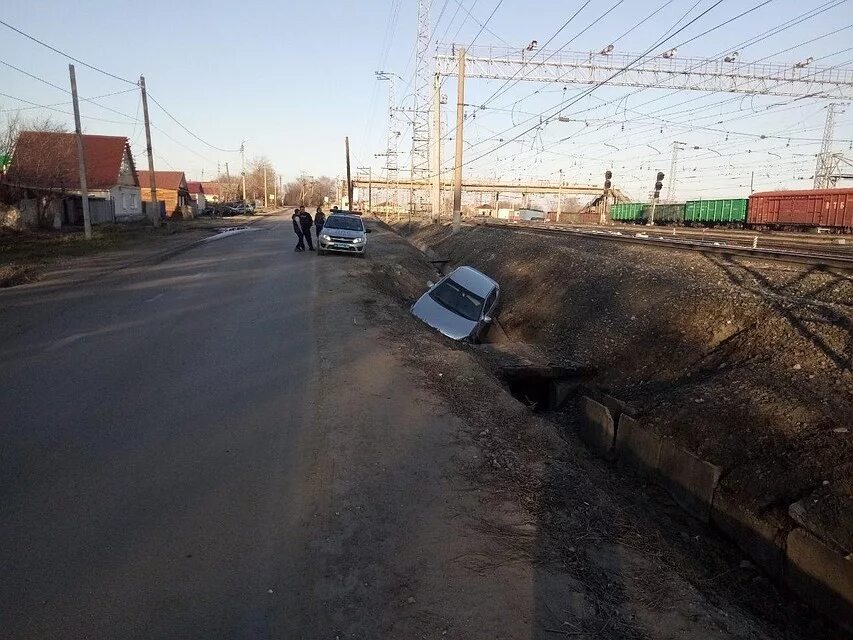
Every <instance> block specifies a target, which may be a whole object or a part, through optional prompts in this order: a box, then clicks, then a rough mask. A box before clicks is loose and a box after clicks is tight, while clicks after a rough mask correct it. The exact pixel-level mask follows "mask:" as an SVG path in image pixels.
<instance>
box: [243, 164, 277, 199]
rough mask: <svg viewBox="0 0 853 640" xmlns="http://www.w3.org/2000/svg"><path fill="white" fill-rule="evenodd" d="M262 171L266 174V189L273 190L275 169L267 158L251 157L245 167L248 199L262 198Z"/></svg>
mask: <svg viewBox="0 0 853 640" xmlns="http://www.w3.org/2000/svg"><path fill="white" fill-rule="evenodd" d="M264 171H266V174H267V190H268V191H269V192H270V193H272V192H273V182H274V181H275V180H276V171H275V167H273V165H272V162H270V160H269V158H267V157H265V156H261V157H259V158H253V159H252V161H251V162H249V166H248V167H246V198H247V199H248V200H263V199H264Z"/></svg>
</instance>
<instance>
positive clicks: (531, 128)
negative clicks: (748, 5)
mask: <svg viewBox="0 0 853 640" xmlns="http://www.w3.org/2000/svg"><path fill="white" fill-rule="evenodd" d="M768 1H772V0H768ZM767 3H768V2H763V3H761V4H760V5H757V6H756V7H753V8H752V9H749V10H747V11H745V12H742V13H741V14H738V15H737V16H734V17H733V18H730V19H729V20H726V21H725V22H723V23H721V24H719V25H717V26H716V27H713V28H712V29H708V30H706V31H705V32H702V33H701V34H698V35H696V36H694V37H693V38H694V39H695V38H698V37H701V36H703V35H706V34H707V33H710V32H712V31H713V30H715V29H719V28H721V27H722V26H725V25H726V24H729V23H731V22H732V21H733V20H736V19H738V18H740V17H743V16H744V15H746V14H747V13H750V12H751V11H754V10H756V9H757V8H760V7H761V6H764V5H765V4H767ZM827 4H829V3H827ZM834 6H837V3H836V4H832V5H829V6H827V5H824V10H826V9H827V8H832V7H834ZM706 12H707V11H706ZM807 13H809V12H807ZM789 26H790V25H789ZM681 30H683V29H681ZM681 30H679V31H681ZM676 33H677V32H676ZM691 40H692V39H691ZM686 42H689V41H686ZM682 44H684V43H682ZM679 46H680V45H679ZM620 72H621V71H619V72H617V74H618V73H620ZM604 82H607V80H605V81H604ZM598 86H601V85H596V87H593V88H592V89H591V90H588V91H586V92H584V94H582V95H581V96H580V97H584V95H588V94H589V93H591V92H592V91H594V90H595V89H596V88H597V87H598ZM643 90H645V89H640V90H638V91H637V92H635V93H638V92H640V91H643ZM577 102H578V99H576V100H574V101H572V104H575V103H577ZM564 104H565V101H564V103H561V105H560V106H562V105H564ZM569 106H571V105H569ZM544 115H545V112H542V113H540V114H537V115H536V116H534V117H539V118H540V119H541V118H542V117H543V116H544ZM553 115H555V114H551V116H549V118H552V117H553ZM531 119H533V117H531V118H528V119H527V120H526V121H523V122H522V123H520V124H519V125H516V126H520V125H521V124H524V122H529V121H530V120H531ZM541 124H547V121H546V122H544V123H541V122H540V124H537V125H534V126H533V127H530V128H528V129H527V130H526V131H524V132H522V133H521V134H519V136H517V137H520V136H523V135H526V133H528V132H530V131H532V130H533V129H536V128H538V127H539V126H540V125H541ZM513 128H515V126H514V127H511V128H510V129H507V130H505V131H504V132H502V133H507V132H509V131H511V130H512V129H513ZM756 137H758V136H756ZM510 142H511V140H510ZM504 144H506V141H505V142H504V143H502V144H501V145H499V146H498V147H497V148H500V147H502V146H504ZM489 153H490V152H489ZM477 159H478V158H474V159H472V160H470V161H469V162H468V163H466V164H469V163H470V162H474V161H476V160H477Z"/></svg>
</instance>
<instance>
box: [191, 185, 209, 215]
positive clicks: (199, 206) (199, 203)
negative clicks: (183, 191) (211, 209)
mask: <svg viewBox="0 0 853 640" xmlns="http://www.w3.org/2000/svg"><path fill="white" fill-rule="evenodd" d="M187 191H189V193H190V200H192V201H193V204H194V205H195V210H196V212H197V213H201V212H202V211H204V208H205V207H206V206H207V196H206V195H205V193H204V186H203V184H202V183H201V182H192V181H191V182H187Z"/></svg>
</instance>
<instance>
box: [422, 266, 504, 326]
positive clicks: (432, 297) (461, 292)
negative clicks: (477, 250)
mask: <svg viewBox="0 0 853 640" xmlns="http://www.w3.org/2000/svg"><path fill="white" fill-rule="evenodd" d="M499 298H500V286H498V283H497V282H495V281H494V280H492V279H491V278H490V277H489V276H487V275H485V274H483V273H480V272H479V271H477V270H476V269H474V268H472V267H458V268H457V269H455V270H454V271H453V272H451V273H450V274H448V275H446V276H444V277H443V278H442V279H441V280H439V281H438V282H437V283H435V284H434V285H431V286H430V288H429V290H428V291H427V292H426V293H425V294H423V295H422V296H421V297H420V298H419V299H418V301H417V302H415V304H413V305H412V314H413V315H414V316H415V317H416V318H419V319H420V320H423V321H424V322H425V323H427V324H428V325H429V326H431V327H432V328H433V329H438V331H440V332H441V333H443V334H444V335H446V336H447V337H448V338H450V339H452V340H464V341H466V342H479V341H480V340H481V339H482V338H483V336H485V335H486V333H487V332H488V330H489V325H490V324H491V323H492V320H493V318H494V314H495V312H496V311H497V307H498V300H499Z"/></svg>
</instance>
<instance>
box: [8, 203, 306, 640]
mask: <svg viewBox="0 0 853 640" xmlns="http://www.w3.org/2000/svg"><path fill="white" fill-rule="evenodd" d="M288 223H289V221H287V223H285V222H283V221H282V219H281V218H279V219H274V220H268V221H262V222H261V223H259V224H258V225H256V226H255V227H254V228H253V229H251V230H249V231H246V232H245V233H241V234H237V235H234V236H232V237H228V238H223V239H221V240H218V241H212V242H208V243H205V244H204V245H203V246H200V247H197V248H194V249H192V250H190V251H188V252H186V253H183V254H181V255H179V256H176V257H174V258H172V259H170V260H169V261H167V262H164V263H162V264H160V265H157V266H153V267H145V268H138V269H133V270H128V271H125V272H119V273H117V274H114V275H112V276H108V277H105V278H102V279H100V280H98V281H97V282H94V283H90V284H88V285H84V286H76V287H74V288H73V290H71V291H63V290H59V291H57V290H50V291H47V292H40V291H39V290H38V288H35V289H33V290H32V291H28V292H15V293H14V294H13V295H10V297H9V298H6V299H3V298H0V305H3V304H4V302H9V306H11V307H13V308H11V309H10V308H9V307H7V309H6V311H5V312H4V314H3V321H4V323H6V326H7V327H8V326H11V325H14V326H17V327H19V331H18V332H17V335H15V336H13V337H10V336H6V339H5V340H3V342H0V406H2V423H3V426H2V429H0V523H2V525H0V575H2V579H0V629H2V631H0V635H2V637H4V638H156V637H164V638H165V637H169V638H178V637H181V638H214V637H228V638H262V637H268V636H270V635H271V633H270V628H271V627H270V616H271V613H272V614H274V617H275V618H276V619H278V620H287V619H288V617H289V614H290V612H291V610H292V609H293V608H298V607H300V606H301V601H302V600H303V599H304V595H305V594H304V593H299V591H298V590H295V589H293V588H288V587H290V585H293V584H299V583H300V578H299V576H297V575H294V572H296V571H297V570H298V568H297V564H296V563H293V562H292V560H293V559H294V558H295V557H296V556H298V555H299V553H300V550H301V549H303V548H304V544H305V541H304V540H301V539H300V538H299V536H298V535H296V534H294V533H293V525H294V519H295V518H297V517H299V516H300V514H299V513H298V509H295V508H294V504H295V503H296V502H297V497H298V495H301V492H302V489H303V487H304V483H302V484H300V482H298V481H296V480H295V479H294V474H297V473H299V472H300V463H299V459H298V457H299V455H300V452H301V451H302V448H301V447H302V444H303V438H304V437H305V435H306V434H305V432H306V430H307V429H309V428H310V426H311V425H312V411H313V404H312V402H311V396H312V393H313V377H314V373H315V369H316V364H317V363H316V349H315V335H314V328H313V326H314V323H313V318H312V300H313V296H314V293H315V291H314V288H315V284H314V283H315V278H314V277H313V271H314V269H315V265H316V261H315V259H314V256H311V255H308V254H304V255H303V254H295V253H293V251H292V244H293V238H292V235H293V234H292V232H290V233H288V229H287V227H288V226H289V224H288ZM10 294H11V292H10ZM297 494H298V495H297ZM295 496H296V497H295ZM303 582H304V580H303ZM282 628H283V627H282Z"/></svg>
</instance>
